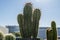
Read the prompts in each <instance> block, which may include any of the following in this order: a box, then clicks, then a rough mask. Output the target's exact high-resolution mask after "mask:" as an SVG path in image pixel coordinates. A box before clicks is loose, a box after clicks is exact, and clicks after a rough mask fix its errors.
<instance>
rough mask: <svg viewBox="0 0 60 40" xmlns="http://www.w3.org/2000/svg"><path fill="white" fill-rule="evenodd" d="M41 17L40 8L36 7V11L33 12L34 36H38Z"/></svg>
mask: <svg viewBox="0 0 60 40" xmlns="http://www.w3.org/2000/svg"><path fill="white" fill-rule="evenodd" d="M40 17H41V12H40V10H39V9H35V10H34V13H33V28H32V30H33V32H32V35H33V38H36V37H37V33H38V27H39V20H40Z"/></svg>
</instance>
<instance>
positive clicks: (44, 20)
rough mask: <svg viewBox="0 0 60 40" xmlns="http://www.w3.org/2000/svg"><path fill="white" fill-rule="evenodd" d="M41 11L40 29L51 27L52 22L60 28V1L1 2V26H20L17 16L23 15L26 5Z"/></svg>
mask: <svg viewBox="0 0 60 40" xmlns="http://www.w3.org/2000/svg"><path fill="white" fill-rule="evenodd" d="M28 2H31V3H32V5H33V9H35V8H39V9H40V10H41V19H40V21H39V27H50V26H51V21H55V22H56V26H57V27H60V0H0V25H2V26H6V25H18V23H17V15H18V14H22V13H23V8H24V6H25V4H26V3H28Z"/></svg>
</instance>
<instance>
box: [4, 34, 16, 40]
mask: <svg viewBox="0 0 60 40" xmlns="http://www.w3.org/2000/svg"><path fill="white" fill-rule="evenodd" d="M4 39H5V40H16V39H15V36H14V35H12V34H7V35H5V38H4Z"/></svg>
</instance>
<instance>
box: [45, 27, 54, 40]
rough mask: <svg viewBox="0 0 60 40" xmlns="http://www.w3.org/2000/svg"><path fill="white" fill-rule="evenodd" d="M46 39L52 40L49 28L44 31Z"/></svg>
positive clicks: (51, 32)
mask: <svg viewBox="0 0 60 40" xmlns="http://www.w3.org/2000/svg"><path fill="white" fill-rule="evenodd" d="M46 37H47V40H53V31H52V29H51V28H48V29H47V30H46Z"/></svg>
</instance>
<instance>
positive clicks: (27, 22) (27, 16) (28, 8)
mask: <svg viewBox="0 0 60 40" xmlns="http://www.w3.org/2000/svg"><path fill="white" fill-rule="evenodd" d="M23 14H24V27H25V32H26V34H25V35H26V37H28V38H30V37H31V18H32V4H31V3H27V4H26V5H25V7H24V11H23Z"/></svg>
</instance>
